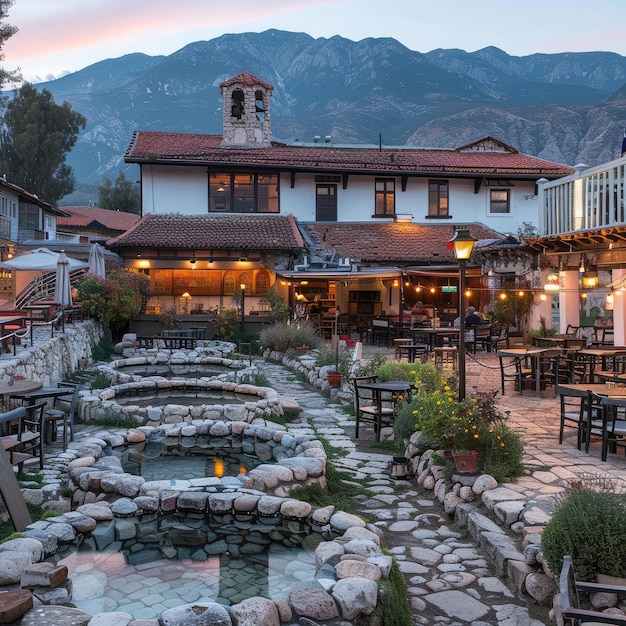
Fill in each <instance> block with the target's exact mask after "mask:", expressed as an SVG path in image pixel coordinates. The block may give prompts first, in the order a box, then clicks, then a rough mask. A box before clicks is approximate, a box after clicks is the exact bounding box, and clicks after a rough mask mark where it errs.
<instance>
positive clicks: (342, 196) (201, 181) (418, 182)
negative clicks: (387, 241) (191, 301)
mask: <svg viewBox="0 0 626 626" xmlns="http://www.w3.org/2000/svg"><path fill="white" fill-rule="evenodd" d="M375 178H376V177H375V176H356V175H351V176H350V177H349V178H348V187H347V189H344V188H343V184H342V183H341V182H339V183H337V221H339V222H362V221H369V220H371V219H372V216H373V215H374V180H375ZM448 180H449V181H450V215H451V216H452V217H451V219H426V216H427V214H428V180H427V179H409V181H408V184H407V188H406V191H402V182H401V179H400V177H397V178H396V213H398V214H410V215H413V221H414V222H416V223H424V224H453V223H469V222H482V223H483V224H486V225H488V226H489V227H490V228H493V229H494V230H496V231H498V232H500V233H511V234H513V235H515V234H516V233H517V230H518V228H519V227H520V226H521V225H522V223H524V222H530V223H532V224H537V220H538V200H537V197H536V196H534V182H532V181H529V182H528V183H526V182H518V181H516V182H515V186H513V187H511V188H510V191H511V212H510V214H504V215H503V214H495V215H493V214H490V213H489V189H490V188H489V187H486V186H482V187H481V189H480V191H479V193H478V194H475V193H474V183H473V181H469V180H461V179H454V178H451V179H448ZM315 187H316V183H315V174H313V173H310V174H309V173H298V174H296V183H295V187H294V188H293V189H292V188H291V176H290V174H282V175H281V180H280V212H281V214H283V215H287V214H289V213H292V214H293V215H294V216H295V217H296V218H297V219H298V220H300V221H304V222H313V221H315ZM142 193H143V212H144V213H148V212H149V213H181V214H184V215H197V214H206V213H207V211H208V178H207V171H206V168H204V167H186V166H144V167H143V168H142ZM376 219H378V218H376ZM383 219H384V218H383ZM389 219H391V218H389Z"/></svg>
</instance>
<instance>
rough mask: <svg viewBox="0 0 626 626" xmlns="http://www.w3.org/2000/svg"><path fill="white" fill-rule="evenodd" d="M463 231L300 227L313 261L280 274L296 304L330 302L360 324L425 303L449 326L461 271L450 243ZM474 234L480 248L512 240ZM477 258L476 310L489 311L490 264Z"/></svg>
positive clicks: (377, 225) (480, 231)
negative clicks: (300, 300)
mask: <svg viewBox="0 0 626 626" xmlns="http://www.w3.org/2000/svg"><path fill="white" fill-rule="evenodd" d="M457 226H458V225H456V224H445V225H444V224H416V223H413V222H411V221H393V222H391V221H384V222H383V221H374V220H372V221H368V222H343V223H340V222H332V223H331V222H304V223H299V227H300V230H301V231H302V234H303V237H304V239H305V241H306V242H307V243H308V248H309V250H310V251H312V254H311V255H309V256H307V257H305V261H304V263H302V264H300V265H297V266H295V268H294V271H293V272H285V271H281V272H279V274H280V276H281V277H282V279H283V282H285V283H291V284H290V286H291V288H292V293H291V295H290V298H291V300H292V301H293V299H294V298H295V297H296V296H297V295H301V296H302V295H304V296H305V297H306V298H307V300H311V298H309V295H310V296H313V298H315V299H318V300H322V304H323V305H324V306H323V308H324V307H326V308H334V307H335V305H337V306H339V307H340V310H341V312H342V313H343V312H347V313H349V314H350V316H351V317H352V316H362V315H363V316H367V315H370V316H371V315H390V316H395V315H399V314H400V311H401V310H403V309H404V310H406V309H410V308H411V306H413V304H415V302H416V301H418V300H420V301H422V302H423V303H424V305H425V306H426V307H427V308H430V309H431V312H432V313H434V310H435V309H437V314H438V316H439V317H442V318H443V319H444V321H452V320H453V319H454V318H455V317H457V315H458V311H457V310H458V293H457V292H456V285H457V279H458V265H457V261H456V259H455V257H454V252H453V251H452V250H451V249H449V248H448V246H447V244H448V242H449V241H450V240H451V239H452V237H453V236H454V232H455V229H456V228H457ZM464 226H465V225H464ZM468 228H469V230H470V232H471V234H472V236H473V237H474V238H475V239H476V240H477V241H480V242H487V243H488V244H489V245H490V246H495V245H497V244H498V243H500V242H503V241H505V240H506V238H505V237H504V236H503V235H501V234H499V233H497V232H495V231H493V230H491V229H489V228H487V227H485V226H484V225H482V224H470V225H468ZM476 249H477V250H478V249H480V246H479V245H477V246H476ZM475 256H476V261H475V264H472V263H470V268H471V269H470V271H469V272H468V275H469V276H471V277H473V280H472V282H471V283H470V284H471V285H472V286H473V287H476V288H477V292H476V293H475V294H474V296H473V297H474V300H472V301H468V304H470V303H471V304H474V305H478V306H480V307H481V308H483V305H485V307H487V306H488V304H487V299H488V298H490V297H491V294H490V293H489V292H488V290H487V289H486V288H485V290H484V292H483V293H482V294H481V293H480V288H481V287H482V279H480V278H477V277H479V276H480V274H481V267H482V265H481V263H482V262H481V258H480V255H479V254H478V252H477V254H476V255H475ZM485 287H486V286H485ZM316 296H317V298H316ZM324 301H326V302H324Z"/></svg>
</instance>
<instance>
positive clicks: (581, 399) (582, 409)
mask: <svg viewBox="0 0 626 626" xmlns="http://www.w3.org/2000/svg"><path fill="white" fill-rule="evenodd" d="M557 391H558V394H559V400H560V407H561V411H560V425H559V445H561V444H562V443H563V435H564V433H565V428H575V429H576V431H577V437H576V444H577V447H578V449H579V450H581V449H582V444H583V441H585V439H586V436H587V416H588V408H589V401H590V398H589V392H588V391H586V390H583V389H581V390H579V391H576V390H570V389H563V387H559V386H558V385H557Z"/></svg>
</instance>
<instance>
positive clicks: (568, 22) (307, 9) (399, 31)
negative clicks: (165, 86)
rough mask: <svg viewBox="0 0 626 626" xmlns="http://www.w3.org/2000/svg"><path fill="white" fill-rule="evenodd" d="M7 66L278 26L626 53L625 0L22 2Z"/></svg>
mask: <svg viewBox="0 0 626 626" xmlns="http://www.w3.org/2000/svg"><path fill="white" fill-rule="evenodd" d="M6 22H8V23H9V24H11V25H13V26H16V27H17V28H19V31H18V33H17V34H16V35H13V37H11V38H10V39H9V40H8V41H7V42H5V45H4V47H3V50H2V52H3V54H4V57H5V58H4V61H2V65H3V67H4V68H5V69H7V70H14V69H17V68H20V69H21V72H22V75H23V77H24V79H26V80H29V81H31V82H37V81H38V80H40V79H41V80H44V79H47V80H49V79H50V78H53V77H59V76H61V75H63V74H64V73H67V72H75V71H77V70H80V69H83V68H84V67H87V66H88V65H91V64H92V63H96V62H98V61H102V60H104V59H109V58H116V57H120V56H123V55H125V54H129V53H133V52H143V53H145V54H148V55H151V56H153V55H168V54H171V53H173V52H175V51H177V50H179V49H180V48H182V47H184V46H185V45H186V44H188V43H192V42H195V41H203V40H209V39H214V38H216V37H219V36H221V35H223V34H226V33H244V32H262V31H264V30H267V29H270V28H276V29H280V30H287V31H292V32H304V33H307V34H309V35H311V36H312V37H314V38H317V37H326V38H328V37H332V36H334V35H340V36H342V37H345V38H346V39H351V40H353V41H359V40H361V39H365V38H367V37H393V38H394V39H397V40H398V41H400V42H401V43H402V44H404V45H405V46H407V47H408V48H410V49H411V50H415V51H417V52H429V51H430V50H434V49H436V48H460V49H462V50H466V51H468V52H473V51H475V50H479V49H481V48H484V47H486V46H496V47H498V48H501V49H502V50H504V51H505V52H507V53H508V54H510V55H513V56H525V55H529V54H533V53H537V52H541V53H556V52H585V51H597V50H601V51H609V52H616V53H618V54H621V55H624V56H626V36H625V29H626V27H625V24H626V2H625V1H624V0H595V2H593V3H590V2H589V0H524V1H523V2H520V1H519V0H437V1H436V2H433V1H432V0H386V1H383V2H381V1H380V0H269V1H265V2H262V1H260V0H237V1H236V2H228V1H225V0H15V2H14V4H13V6H12V7H11V8H10V9H9V13H8V18H7V20H6Z"/></svg>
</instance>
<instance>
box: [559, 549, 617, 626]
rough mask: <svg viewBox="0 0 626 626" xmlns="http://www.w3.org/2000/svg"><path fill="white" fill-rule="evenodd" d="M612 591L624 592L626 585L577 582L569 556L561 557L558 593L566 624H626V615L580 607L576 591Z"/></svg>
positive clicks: (572, 625)
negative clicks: (561, 564)
mask: <svg viewBox="0 0 626 626" xmlns="http://www.w3.org/2000/svg"><path fill="white" fill-rule="evenodd" d="M580 591H582V592H586V593H614V594H617V595H623V594H626V587H620V586H619V585H606V584H603V583H588V582H578V581H577V580H576V576H575V574H574V564H573V563H572V557H571V556H568V555H566V556H564V557H563V566H562V567H561V574H560V576H559V595H560V596H561V610H562V612H563V620H564V623H565V624H566V625H567V626H583V625H584V624H588V625H589V626H591V625H592V624H616V625H618V626H626V617H624V616H621V615H611V614H609V613H602V612H601V611H592V610H587V609H581V608H580V600H579V596H578V593H579V592H580Z"/></svg>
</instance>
